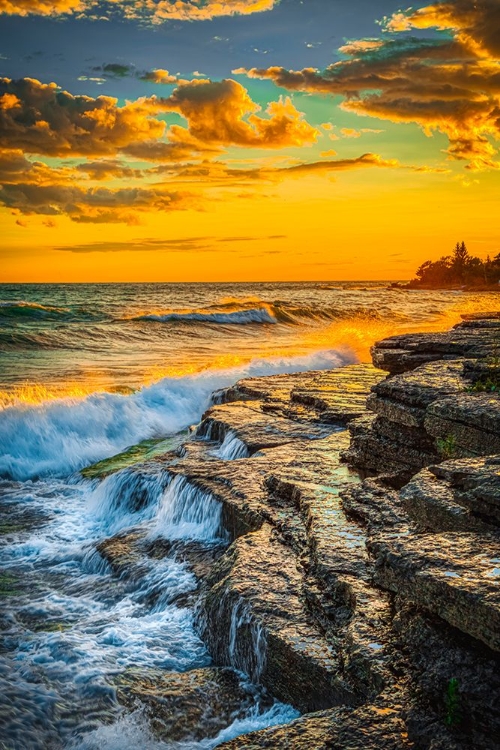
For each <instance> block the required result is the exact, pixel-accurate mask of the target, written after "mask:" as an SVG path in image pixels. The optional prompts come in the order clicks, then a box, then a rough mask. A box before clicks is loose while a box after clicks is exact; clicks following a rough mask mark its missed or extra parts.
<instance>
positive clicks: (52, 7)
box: [0, 0, 88, 16]
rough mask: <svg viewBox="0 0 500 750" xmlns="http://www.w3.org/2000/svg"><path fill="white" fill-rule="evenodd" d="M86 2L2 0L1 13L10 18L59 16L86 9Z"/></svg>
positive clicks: (0, 1)
mask: <svg viewBox="0 0 500 750" xmlns="http://www.w3.org/2000/svg"><path fill="white" fill-rule="evenodd" d="M87 6H88V3H87V2H85V0H0V13H4V14H6V15H10V16H29V15H34V16H59V15H64V14H66V13H77V12H80V11H82V10H84V9H85V7H87Z"/></svg>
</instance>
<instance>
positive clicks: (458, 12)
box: [235, 0, 500, 170]
mask: <svg viewBox="0 0 500 750" xmlns="http://www.w3.org/2000/svg"><path fill="white" fill-rule="evenodd" d="M385 28H386V29H387V31H388V32H391V33H390V35H389V36H387V37H384V38H383V39H380V40H374V39H368V40H357V41H354V42H351V43H348V44H346V45H344V46H343V47H342V48H341V50H340V51H341V52H342V54H343V55H344V56H345V58H346V59H342V60H340V61H338V62H335V63H333V64H332V65H330V66H329V67H328V68H326V70H324V71H320V70H317V69H315V68H304V69H302V70H298V71H294V70H287V69H285V68H282V67H278V66H272V67H269V68H252V69H250V70H243V69H239V70H238V71H237V72H238V73H243V72H245V73H246V74H247V75H248V76H250V77H252V78H261V79H270V80H272V81H274V82H275V83H276V84H277V85H278V86H281V87H282V88H285V89H287V90H289V91H307V92H311V93H315V92H317V93H323V94H333V95H341V96H343V97H344V103H343V105H342V107H343V109H345V110H347V111H349V112H354V113H356V114H359V115H369V116H371V117H377V118H380V119H385V120H391V121H392V122H413V123H416V124H417V125H419V126H420V127H421V128H422V129H423V130H424V132H425V133H426V135H431V134H432V133H433V132H434V131H439V132H441V133H444V134H445V135H446V136H447V138H448V140H449V148H448V155H449V157H450V158H452V159H458V160H466V161H467V162H468V166H469V168H471V169H476V170H477V169H488V168H498V167H499V164H498V162H497V161H496V154H497V147H496V142H497V141H498V140H500V61H499V59H498V57H499V53H500V6H499V4H498V0H454V2H441V3H435V4H433V5H428V6H426V7H425V8H422V9H420V10H418V11H415V12H407V13H404V12H400V13H397V14H395V15H394V16H392V17H391V18H388V19H385ZM414 28H415V29H435V30H438V31H441V32H442V33H441V35H440V36H433V37H432V38H420V37H418V38H416V37H412V36H409V35H407V34H405V35H404V36H401V32H408V31H411V30H412V29H414ZM235 72H236V71H235Z"/></svg>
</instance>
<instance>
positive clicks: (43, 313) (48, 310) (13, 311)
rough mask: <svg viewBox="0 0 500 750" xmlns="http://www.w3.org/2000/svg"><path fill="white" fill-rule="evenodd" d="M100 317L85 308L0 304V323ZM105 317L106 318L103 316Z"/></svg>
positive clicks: (28, 303) (32, 303) (33, 304)
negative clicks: (2, 321)
mask: <svg viewBox="0 0 500 750" xmlns="http://www.w3.org/2000/svg"><path fill="white" fill-rule="evenodd" d="M97 317H102V316H101V314H99V313H96V312H95V310H91V309H89V308H85V307H55V306H52V305H42V304H40V303H38V302H25V301H19V302H5V301H3V302H0V321H1V320H2V319H4V320H7V321H9V320H14V321H15V320H20V321H21V322H29V321H30V320H33V321H41V320H49V321H50V320H74V319H77V320H78V319H81V320H94V319H96V318H97ZM104 317H106V316H104Z"/></svg>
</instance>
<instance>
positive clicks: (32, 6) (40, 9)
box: [0, 0, 279, 24]
mask: <svg viewBox="0 0 500 750" xmlns="http://www.w3.org/2000/svg"><path fill="white" fill-rule="evenodd" d="M278 2H279V0H157V1H155V0H116V1H115V0H111V1H110V2H108V3H107V6H106V5H104V7H103V5H100V6H99V8H97V6H98V2H97V0H0V13H4V14H7V15H15V16H28V15H37V16H60V15H65V14H72V13H81V12H86V14H87V18H89V17H90V18H93V17H94V15H93V13H92V11H93V10H94V9H95V11H96V13H95V17H96V18H98V17H102V16H103V15H104V16H106V7H107V9H108V14H117V13H118V14H121V15H123V16H125V17H126V18H132V19H133V18H137V19H141V20H144V19H149V20H150V21H151V22H152V23H154V24H159V23H163V22H164V21H169V20H176V21H207V20H210V19H212V18H216V17H217V16H235V15H250V14H251V13H262V12H263V11H268V10H272V8H274V6H275V5H277V3H278ZM97 11H98V12H97Z"/></svg>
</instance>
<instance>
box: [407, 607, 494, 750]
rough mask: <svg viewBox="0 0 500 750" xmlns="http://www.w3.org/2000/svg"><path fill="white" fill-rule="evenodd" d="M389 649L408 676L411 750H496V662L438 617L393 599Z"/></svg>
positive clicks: (490, 654) (489, 652) (485, 648)
mask: <svg viewBox="0 0 500 750" xmlns="http://www.w3.org/2000/svg"><path fill="white" fill-rule="evenodd" d="M395 610H396V614H395V617H394V621H393V633H394V646H395V648H396V649H397V653H398V654H399V655H400V658H401V659H404V664H403V665H401V666H400V668H401V669H402V670H403V671H404V672H406V673H407V674H408V675H411V676H410V677H409V679H408V696H407V698H406V712H405V713H406V723H407V727H408V733H409V737H410V739H411V740H412V741H414V742H415V746H417V747H426V748H434V747H442V748H443V750H446V749H447V748H448V747H457V746H458V747H461V748H464V750H473V749H475V748H481V749H482V750H496V749H497V747H498V737H499V736H500V712H499V710H498V705H499V703H500V670H499V669H498V657H497V656H496V655H495V654H494V653H493V652H492V651H490V650H489V649H488V648H487V647H486V646H483V644H482V643H480V642H479V641H472V640H471V639H470V638H469V637H468V636H466V635H464V634H463V633H461V632H460V631H457V630H455V629H454V628H452V627H450V626H449V625H448V624H447V623H445V622H443V620H441V619H440V618H439V617H435V616H432V615H430V614H429V613H426V612H425V611H423V610H422V609H421V608H418V607H415V606H413V605H409V604H408V603H407V602H405V601H404V599H403V598H402V597H396V601H395Z"/></svg>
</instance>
